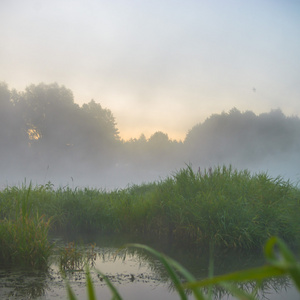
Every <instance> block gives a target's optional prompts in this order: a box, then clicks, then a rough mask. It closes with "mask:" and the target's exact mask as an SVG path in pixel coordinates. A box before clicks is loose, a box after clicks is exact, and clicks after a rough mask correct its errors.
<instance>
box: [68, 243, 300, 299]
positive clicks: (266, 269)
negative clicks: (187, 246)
mask: <svg viewBox="0 0 300 300" xmlns="http://www.w3.org/2000/svg"><path fill="white" fill-rule="evenodd" d="M124 247H135V248H140V249H144V250H146V251H148V252H150V253H151V254H153V255H154V256H155V257H157V258H158V259H159V260H160V261H161V263H162V264H163V265H164V267H165V268H166V271H167V272H168V274H169V276H170V279H171V281H172V282H173V284H174V286H175V288H176V291H177V293H178V295H179V297H180V299H182V300H187V299H188V296H187V295H188V291H192V292H193V295H194V298H195V299H197V300H208V299H212V294H211V293H210V292H209V293H205V291H207V289H208V291H211V289H212V287H213V286H219V287H222V288H224V289H225V290H227V291H228V292H229V293H230V294H232V295H233V296H234V297H236V298H237V299H246V300H248V299H249V300H250V299H251V300H253V299H257V295H256V293H257V291H258V288H259V285H260V283H262V281H263V280H265V279H268V278H271V277H278V276H289V277H290V278H291V279H292V280H293V282H294V284H295V287H296V288H297V289H298V291H299V295H300V264H299V262H298V261H297V260H296V258H295V256H294V255H293V253H292V252H291V251H290V249H289V248H288V247H287V246H286V244H285V243H284V242H283V241H282V240H281V239H279V238H278V237H271V238H270V239H269V240H268V241H267V243H266V244H265V248H264V253H265V258H266V262H267V263H266V264H265V265H264V266H262V267H258V268H252V269H248V270H244V271H238V272H233V273H229V274H225V275H220V276H215V277H210V278H208V279H205V280H200V281H198V280H196V278H195V277H194V276H193V275H192V274H191V273H190V272H189V271H188V270H186V269H185V268H184V267H183V266H182V265H180V264H179V263H178V262H176V261H175V260H173V259H172V258H170V257H168V256H166V255H164V254H162V253H160V252H158V251H156V250H154V249H152V248H150V247H148V246H145V245H141V244H128V245H125V246H124ZM86 270H87V272H86V283H87V295H88V299H90V300H95V299H96V294H95V289H94V285H93V282H92V279H91V275H90V272H89V269H88V268H87V269H86ZM97 272H98V274H99V275H101V276H102V278H103V279H104V281H105V282H106V284H107V285H108V287H109V289H110V291H111V293H112V299H118V300H122V296H121V295H120V294H119V292H118V291H117V289H116V288H115V286H114V285H113V284H112V283H111V282H110V280H109V279H108V278H107V277H106V276H105V275H104V274H103V273H101V272H100V271H97ZM179 274H180V275H181V276H179ZM182 277H183V278H184V282H183V281H182ZM251 281H255V282H257V283H258V288H256V289H254V291H253V292H252V293H249V292H246V291H244V290H242V289H241V288H238V287H237V285H236V284H237V283H241V282H251ZM66 286H67V292H68V297H69V299H70V300H75V299H76V296H75V294H74V292H73V290H72V288H71V287H70V284H69V283H68V282H66Z"/></svg>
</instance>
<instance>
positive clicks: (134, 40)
mask: <svg viewBox="0 0 300 300" xmlns="http://www.w3.org/2000/svg"><path fill="white" fill-rule="evenodd" d="M0 37H1V44H0V81H4V82H6V83H7V84H8V86H9V88H15V89H17V90H19V91H22V90H24V89H25V88H26V86H28V85H30V84H39V83H40V82H44V83H46V84H50V83H53V82H57V83H58V84H59V85H64V86H65V87H67V88H69V89H70V90H72V92H73V94H74V100H75V102H76V103H78V104H80V105H82V104H83V103H87V102H89V101H90V100H91V99H94V100H95V101H96V102H97V103H100V104H101V105H102V107H104V108H108V109H110V110H111V111H112V113H113V115H114V117H115V119H116V123H117V128H118V129H119V131H120V136H121V138H123V139H125V140H127V139H129V138H138V137H139V136H140V134H141V133H144V134H145V135H146V137H150V136H151V135H152V134H153V133H154V132H156V131H163V132H164V133H167V134H168V135H169V137H170V138H171V139H181V140H183V139H184V138H185V135H186V134H187V132H188V131H189V130H190V129H191V128H192V127H193V126H194V125H196V124H198V123H200V122H203V121H204V120H205V119H206V118H208V117H209V116H210V115H211V114H215V113H217V114H219V113H221V112H224V111H225V112H228V111H229V110H230V109H232V108H233V107H236V108H237V109H239V110H240V111H246V110H251V111H253V112H255V113H256V114H259V113H263V112H269V111H270V110H271V109H277V108H280V109H281V110H282V111H283V113H285V114H286V115H288V116H290V115H296V116H300V101H299V100H300V1H290V0H282V1H279V0H253V1H244V0H241V1H238V0H236V1H234V0H228V1H223V0H212V1H203V0H197V1H196V0H172V1H171V0H152V1H145V0H131V1H129V0H73V1H71V0H51V1H50V0H48V1H46V0H43V1H42V0H1V1H0Z"/></svg>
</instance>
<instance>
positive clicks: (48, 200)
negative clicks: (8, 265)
mask: <svg viewBox="0 0 300 300" xmlns="http://www.w3.org/2000/svg"><path fill="white" fill-rule="evenodd" d="M299 200H300V191H299V189H298V188H297V187H295V186H293V185H291V184H290V183H289V182H288V181H283V180H282V179H281V178H275V179H273V178H271V177H269V176H268V175H267V174H265V173H260V174H255V175H251V174H250V172H248V171H247V170H244V171H238V170H235V169H232V168H231V167H230V166H229V167H226V166H223V167H217V168H215V169H208V170H204V171H203V172H200V170H199V171H198V172H194V171H193V170H192V168H191V167H189V166H188V167H186V168H185V169H181V170H179V171H178V172H177V173H175V174H174V175H173V176H170V177H169V178H167V179H165V180H162V181H160V182H154V183H149V184H143V185H139V186H137V185H134V186H131V187H129V188H126V189H122V190H113V191H110V192H108V191H103V190H97V189H88V188H84V189H77V188H75V189H71V188H69V187H64V188H58V189H56V190H55V189H54V187H53V186H52V185H51V183H48V184H46V185H42V186H36V187H34V188H33V187H32V186H31V185H29V187H26V185H23V186H22V187H21V188H17V187H7V188H6V189H4V190H3V191H1V192H0V208H1V212H0V218H1V219H2V221H1V227H2V229H3V226H8V225H4V224H6V223H5V222H12V221H11V220H15V221H16V222H21V221H20V220H22V218H21V219H20V220H19V221H18V218H16V216H17V215H18V213H19V212H20V211H22V212H23V216H24V215H25V214H27V216H28V218H29V217H30V218H31V220H33V219H34V216H36V215H37V214H38V215H43V216H44V219H45V220H48V219H51V220H52V221H51V229H50V230H51V231H52V232H62V231H72V232H85V231H88V232H91V231H94V232H99V233H130V234H137V235H143V236H144V235H148V236H151V235H152V236H154V237H158V238H161V239H169V241H172V242H175V243H176V242H180V243H182V242H183V241H184V242H185V243H186V244H192V245H194V246H205V245H208V244H209V243H210V242H214V245H215V246H219V247H223V248H224V247H225V248H239V249H255V248H257V249H258V248H261V247H262V245H263V244H264V243H265V241H266V240H267V239H268V238H269V237H270V236H274V235H275V236H278V237H280V238H282V239H283V240H284V241H286V242H288V243H289V244H292V243H297V242H298V240H299V228H300V226H299V225H300V224H299V223H300V221H299V217H298V216H299V213H300V206H299ZM32 218H33V219H32ZM5 220H6V221H5ZM35 222H37V221H35ZM7 224H8V223H7ZM9 224H11V223H9ZM16 224H17V223H16Z"/></svg>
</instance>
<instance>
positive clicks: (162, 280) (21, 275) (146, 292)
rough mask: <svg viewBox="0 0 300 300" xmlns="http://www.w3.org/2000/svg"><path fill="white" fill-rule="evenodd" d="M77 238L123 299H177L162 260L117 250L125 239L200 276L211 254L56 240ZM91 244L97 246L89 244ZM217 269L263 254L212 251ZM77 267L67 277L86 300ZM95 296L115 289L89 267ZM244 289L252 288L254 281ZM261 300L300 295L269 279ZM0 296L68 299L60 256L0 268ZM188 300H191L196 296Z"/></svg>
mask: <svg viewBox="0 0 300 300" xmlns="http://www.w3.org/2000/svg"><path fill="white" fill-rule="evenodd" d="M75 239H76V240H77V245H79V247H83V248H84V249H85V250H86V252H87V253H89V255H90V256H89V257H90V260H89V264H90V265H93V267H95V268H96V269H97V270H100V271H101V272H102V273H104V274H105V275H106V276H107V277H108V278H109V279H110V281H111V282H112V283H113V284H114V285H115V286H116V288H117V289H118V291H119V293H120V294H121V296H122V297H123V299H126V300H127V299H131V300H132V299H143V300H148V299H149V300H150V299H151V300H153V299H166V300H168V299H179V296H178V294H177V293H176V291H175V290H174V287H173V284H172V283H171V282H170V280H169V279H168V276H167V274H166V272H165V270H164V268H163V266H162V264H161V263H160V262H159V261H158V260H157V259H156V258H155V257H153V256H151V255H149V253H147V252H145V251H142V250H138V249H134V248H129V249H127V250H125V249H124V250H119V248H120V247H121V246H122V245H124V244H125V243H127V242H140V243H144V244H147V245H149V246H151V247H153V248H154V249H156V250H159V251H162V252H164V253H166V254H168V255H169V256H170V257H172V258H174V259H175V260H177V261H178V262H180V263H181V264H182V265H184V266H185V267H186V268H187V269H188V270H189V271H190V272H192V273H193V274H194V276H196V277H197V278H199V279H201V278H205V277H207V275H208V268H209V260H210V259H209V255H208V254H207V251H206V250H201V249H198V250H196V251H195V250H192V249H190V250H189V249H184V248H178V247H171V246H170V245H169V244H168V243H164V244H163V243H157V242H155V241H150V240H146V239H144V240H136V239H135V238H133V237H125V236H122V237H118V236H110V237H99V236H83V237H80V236H76V237H72V236H68V237H67V238H66V237H61V238H57V237H56V238H55V241H56V244H57V246H66V245H67V243H68V242H69V241H73V240H75ZM91 244H93V246H91ZM213 262H214V273H215V274H223V273H227V272H232V271H235V270H241V269H246V268H250V267H254V266H260V265H262V264H263V262H264V260H263V257H262V255H261V254H259V253H253V254H251V255H250V254H247V255H245V254H244V255H242V254H239V253H224V252H222V253H221V252H217V251H215V253H214V259H213ZM77 269H78V270H76V271H73V272H70V271H66V278H67V280H68V282H69V283H70V285H71V287H72V289H73V291H74V292H75V294H76V296H77V298H78V299H86V298H87V297H86V286H85V272H84V270H79V269H84V266H83V264H82V265H81V264H80V263H79V264H78V266H77ZM91 275H92V279H93V282H94V285H95V291H96V295H97V297H98V298H97V299H111V293H110V290H109V289H108V287H107V285H106V283H105V281H104V280H103V277H102V276H101V275H100V274H98V273H97V272H96V271H95V270H94V269H92V270H91ZM244 288H246V289H248V290H249V289H250V290H251V288H252V287H251V285H250V284H248V285H245V286H244ZM214 297H215V298H214V299H234V298H232V297H231V296H230V295H228V294H227V293H226V292H225V291H224V290H221V289H215V290H214ZM260 298H261V299H270V300H277V299H299V293H298V292H297V291H296V289H295V287H294V286H293V285H292V283H291V281H290V280H289V279H288V278H277V279H272V280H268V281H267V282H265V283H264V284H263V286H262V291H261V292H260ZM0 299H16V300H21V299H47V300H52V299H67V294H66V288H65V280H64V278H62V275H61V272H60V271H59V258H58V256H53V257H52V258H51V266H50V269H49V271H48V272H41V271H28V270H26V269H22V268H13V269H12V268H8V269H7V268H6V269H3V268H0ZM189 299H193V297H192V295H190V296H189Z"/></svg>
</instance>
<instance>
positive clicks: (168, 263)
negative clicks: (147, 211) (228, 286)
mask: <svg viewBox="0 0 300 300" xmlns="http://www.w3.org/2000/svg"><path fill="white" fill-rule="evenodd" d="M124 247H135V248H140V249H144V250H146V251H148V252H149V253H151V254H152V255H154V256H156V257H157V258H158V259H159V260H160V261H161V263H162V264H163V265H164V267H165V268H166V270H167V272H168V274H169V276H170V279H171V280H172V281H173V283H174V285H175V288H176V290H177V292H178V294H179V295H180V298H181V299H183V300H184V299H187V295H186V291H185V287H183V285H182V282H181V280H180V278H179V277H178V275H177V274H176V272H175V271H174V269H173V268H175V269H176V270H177V271H179V272H180V273H181V274H182V275H183V276H184V278H185V279H186V280H187V281H194V280H195V277H194V276H193V275H192V274H191V273H190V272H189V271H188V270H186V269H185V268H184V267H183V266H182V265H180V264H179V263H178V262H176V261H175V260H173V259H171V258H170V257H168V256H166V255H164V254H162V253H160V252H158V251H156V250H154V249H152V248H150V247H148V246H145V245H141V244H127V245H125V246H124ZM193 292H194V295H195V298H196V299H199V300H202V299H205V298H204V296H203V294H202V292H201V291H200V289H197V288H195V289H194V290H193Z"/></svg>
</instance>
